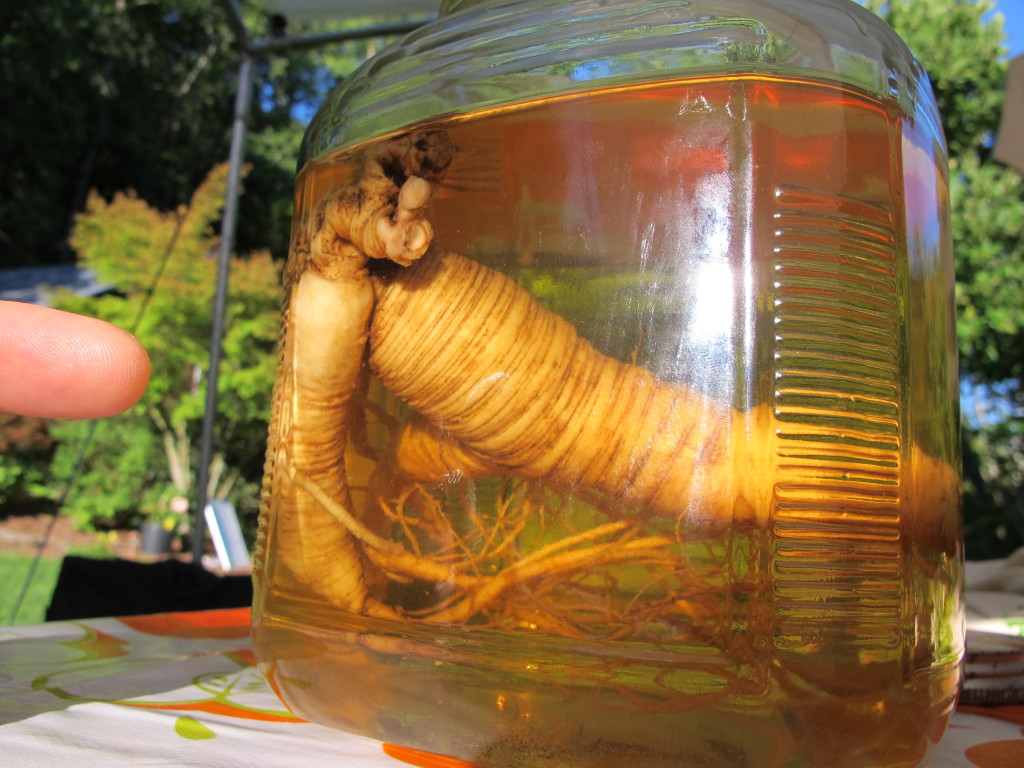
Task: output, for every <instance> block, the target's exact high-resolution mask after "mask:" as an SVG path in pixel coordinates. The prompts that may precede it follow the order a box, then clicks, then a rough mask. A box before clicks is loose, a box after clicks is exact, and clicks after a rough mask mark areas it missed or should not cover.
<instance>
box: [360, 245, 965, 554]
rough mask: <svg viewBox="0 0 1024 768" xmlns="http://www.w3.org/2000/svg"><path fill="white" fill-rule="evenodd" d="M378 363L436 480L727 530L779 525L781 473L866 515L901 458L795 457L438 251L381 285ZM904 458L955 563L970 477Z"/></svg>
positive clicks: (765, 433)
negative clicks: (512, 487) (567, 497)
mask: <svg viewBox="0 0 1024 768" xmlns="http://www.w3.org/2000/svg"><path fill="white" fill-rule="evenodd" d="M411 318H416V321H415V322H410V319H411ZM370 351H371V356H370V363H371V366H372V367H373V370H374V372H375V373H376V374H377V375H378V376H379V377H380V379H381V380H382V382H383V383H384V384H385V386H387V387H388V389H389V390H391V391H392V392H393V393H395V394H397V395H398V396H399V397H401V398H403V399H404V400H406V401H407V402H408V403H409V404H410V405H411V406H412V407H413V408H414V409H415V410H416V411H417V412H418V413H419V414H420V416H419V417H418V418H415V419H412V420H410V421H409V422H408V423H407V424H406V426H405V427H404V428H403V430H402V431H401V433H400V434H399V437H398V440H397V441H396V445H395V447H394V451H393V455H394V462H395V464H396V465H397V466H398V467H399V468H400V469H401V471H403V472H404V473H405V474H406V476H407V477H409V478H411V479H413V480H416V481H420V482H429V483H431V484H437V483H439V482H445V481H451V480H454V479H457V478H459V477H480V476H484V475H500V474H505V475H512V476H516V477H522V478H536V479H541V480H543V481H545V482H547V483H550V484H553V485H555V486H560V487H563V488H567V489H570V490H572V489H594V490H596V491H599V492H602V493H603V494H605V495H606V497H607V498H608V499H609V500H611V501H613V502H622V503H624V504H626V505H635V506H637V507H641V508H643V509H645V510H647V511H648V512H653V513H655V514H658V515H661V516H663V517H666V518H668V519H670V520H674V521H676V522H677V524H684V523H685V524H688V525H689V524H694V525H697V526H700V527H702V528H703V529H705V530H715V529H720V528H722V527H725V526H730V525H735V524H745V525H749V524H755V525H759V526H763V525H765V524H767V522H768V519H769V516H770V515H771V514H772V509H773V504H774V501H773V496H774V494H775V492H776V489H777V488H778V487H780V485H781V486H784V484H785V478H784V477H783V475H782V472H781V471H780V468H779V463H780V461H784V460H785V461H789V462H790V465H793V463H794V462H795V463H798V464H799V466H800V470H799V471H800V472H801V475H802V477H804V478H807V477H815V478H816V479H817V480H816V481H817V483H818V491H817V498H819V499H820V500H821V503H823V504H825V506H826V507H829V506H834V505H836V504H840V505H842V504H844V503H845V501H844V500H846V501H853V502H854V503H855V504H856V503H857V502H856V500H857V499H858V497H859V495H860V494H859V483H861V482H863V481H865V480H866V481H867V482H872V478H871V466H873V465H880V466H882V465H891V462H892V460H893V456H892V453H891V449H888V448H885V447H871V446H869V445H861V446H859V447H858V448H857V449H856V461H859V462H862V464H861V466H863V467H864V469H863V470H862V471H863V473H864V474H863V475H859V474H858V470H857V466H858V465H857V464H856V463H854V464H842V463H840V462H837V461H836V460H835V459H830V458H828V457H827V456H824V455H823V456H815V455H813V452H808V451H806V449H804V451H802V452H801V451H798V452H797V454H799V455H797V454H792V453H787V451H786V449H785V448H784V447H783V441H781V440H780V439H779V437H778V435H777V434H776V430H783V429H784V426H785V425H783V424H782V423H780V422H773V420H772V413H771V410H770V406H768V405H759V406H756V407H754V408H752V409H750V410H749V411H746V412H740V411H737V410H735V409H734V408H732V407H731V406H730V405H728V404H726V403H724V402H721V401H719V400H715V399H713V398H710V397H708V396H706V395H704V394H702V393H700V392H697V391H695V390H694V389H692V388H690V387H688V386H686V385H685V384H680V383H669V382H665V381H662V380H660V379H658V378H657V377H655V376H654V375H653V374H652V373H650V372H649V371H648V370H646V369H644V368H641V367H638V366H635V365H630V364H628V363H624V362H620V361H618V360H614V359H611V358H609V357H607V356H605V355H603V354H601V353H600V352H598V351H597V350H596V349H594V348H593V347H592V346H591V345H590V344H589V343H588V342H586V341H585V340H584V339H582V338H580V337H579V335H578V334H577V332H576V329H575V328H574V327H573V326H572V324H570V323H569V322H567V321H566V320H564V319H563V318H561V317H559V316H558V315H556V314H554V313H552V312H549V311H548V310H546V309H544V308H543V307H541V306H540V304H538V303H537V302H536V301H535V300H534V299H533V297H532V296H530V295H529V294H528V293H527V292H526V291H525V290H523V289H522V288H520V287H519V286H518V285H516V284H515V283H514V282H513V281H512V280H511V279H509V278H508V277H506V276H504V275H502V274H501V273H499V272H496V271H494V270H492V269H489V268H488V267H486V266H484V265H482V264H480V263H478V262H475V261H473V260H471V259H467V258H465V257H462V256H459V255H456V254H446V255H443V256H441V255H439V254H435V253H430V254H428V255H427V257H426V258H424V259H423V260H422V261H421V262H419V263H418V264H416V265H415V266H413V267H410V268H409V269H406V270H401V271H398V272H397V273H396V274H395V275H394V276H392V277H391V278H390V279H387V280H379V281H378V284H377V305H376V310H375V315H374V320H373V323H372V326H371V333H370ZM836 437H839V435H836ZM904 456H905V458H904V460H905V462H906V465H905V466H904V467H903V468H902V470H901V472H900V474H899V487H898V488H895V487H894V488H892V490H893V492H894V493H896V494H898V495H899V497H900V498H901V499H902V502H901V506H902V511H901V517H900V523H901V526H902V529H903V531H904V533H905V534H906V535H909V536H911V537H912V538H913V539H914V540H915V541H918V542H919V543H921V544H922V546H929V547H934V548H935V549H936V550H938V551H945V552H953V551H955V548H956V541H957V536H958V534H957V531H958V528H957V520H956V516H955V515H954V514H951V513H950V510H955V509H956V508H957V507H958V504H959V501H958V495H959V492H960V490H959V489H960V482H959V476H958V473H957V472H956V470H955V469H954V468H953V466H952V465H950V464H949V463H948V462H945V461H942V460H941V459H938V458H935V457H934V456H930V455H928V454H927V453H925V452H924V451H923V450H922V449H921V448H920V446H918V445H912V446H911V447H910V450H909V452H908V453H906V454H904ZM867 503H868V504H870V502H867ZM859 514H860V515H861V517H863V518H864V519H869V518H870V515H865V513H864V511H863V510H862V511H861V512H860V513H859Z"/></svg>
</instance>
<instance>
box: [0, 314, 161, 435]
mask: <svg viewBox="0 0 1024 768" xmlns="http://www.w3.org/2000/svg"><path fill="white" fill-rule="evenodd" d="M148 383H149V355H147V354H146V351H145V349H143V347H142V345H141V344H140V343H139V342H138V340H137V339H136V338H135V337H134V336H132V335H131V334H130V333H128V332H127V331H124V330H122V329H120V328H118V327H117V326H114V325H111V324H110V323H106V322H103V321H102V320H97V319H95V318H91V317H85V316H83V315H76V314H73V313H71V312H62V311H60V310H56V309H49V308H47V307H39V306H35V305H33V304H23V303H19V302H12V301H0V411H7V412H10V413H19V414H22V415H25V416H39V417H44V418H62V419H89V418H99V417H103V416H112V415H114V414H116V413H120V412H122V411H124V410H126V409H127V408H130V407H131V406H132V405H134V404H135V403H136V402H138V400H139V398H140V397H142V394H143V392H145V389H146V385H147V384H148Z"/></svg>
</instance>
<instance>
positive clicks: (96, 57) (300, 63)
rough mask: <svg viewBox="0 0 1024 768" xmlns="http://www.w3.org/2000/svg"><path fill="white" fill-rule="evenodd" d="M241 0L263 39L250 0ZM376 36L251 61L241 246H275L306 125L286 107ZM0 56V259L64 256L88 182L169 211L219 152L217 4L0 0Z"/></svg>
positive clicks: (223, 68)
mask: <svg viewBox="0 0 1024 768" xmlns="http://www.w3.org/2000/svg"><path fill="white" fill-rule="evenodd" d="M242 6H243V8H244V9H245V12H246V16H247V23H248V26H249V28H250V29H251V30H252V31H253V34H254V36H256V37H259V36H261V35H262V33H263V30H265V29H266V28H267V19H266V15H265V13H264V12H263V11H262V10H261V7H262V6H261V3H259V2H257V0H249V2H243V3H242ZM364 24H365V21H363V20H349V21H344V22H333V23H331V24H321V25H319V26H315V27H306V28H304V27H296V28H294V29H289V30H288V32H289V33H294V34H298V35H301V34H305V33H307V32H308V33H312V32H319V31H324V30H326V29H331V28H337V27H339V26H346V25H347V26H354V25H364ZM382 43H383V41H382V40H373V39H371V40H357V41H348V42H345V43H340V44H337V45H334V46H331V47H328V48H323V49H319V50H314V51H299V52H292V53H290V54H289V55H287V56H284V57H263V58H259V59H257V61H256V63H255V66H254V70H255V74H256V82H255V84H254V97H255V98H254V100H253V104H254V110H253V115H252V119H251V121H250V140H249V143H248V158H249V160H250V162H251V163H252V164H253V168H254V170H253V174H252V177H251V182H250V189H249V194H248V195H247V196H246V198H245V200H244V201H243V206H244V208H243V213H244V214H245V215H244V216H243V217H242V219H241V224H240V228H239V233H238V237H239V245H240V247H241V248H243V249H245V250H255V249H259V248H267V247H269V248H270V249H271V251H272V252H273V253H274V255H275V256H278V257H280V256H283V255H284V253H285V251H286V249H287V236H288V221H289V218H290V215H291V207H290V205H291V202H290V201H291V196H292V182H293V178H294V174H295V158H296V155H297V147H298V143H299V140H300V138H301V135H302V131H303V126H302V124H301V122H300V121H297V120H296V119H295V115H296V113H309V112H311V110H312V107H313V106H314V105H315V104H317V103H319V102H320V101H321V100H322V99H323V96H324V94H325V93H326V90H327V89H328V88H329V87H331V86H332V85H333V84H334V82H335V81H336V79H337V78H338V77H341V76H344V75H345V74H347V73H348V72H350V71H351V70H352V69H354V68H355V66H356V65H357V64H358V63H359V62H360V61H362V60H363V59H364V58H365V56H366V54H367V51H368V49H372V48H374V47H376V46H379V45H381V44H382ZM0 60H2V61H3V62H4V65H3V66H2V67H0V104H3V110H4V117H5V119H4V120H2V121H0V266H4V267H11V266H19V265H27V264H36V263H40V262H55V261H70V260H72V259H73V253H72V251H71V249H70V247H69V243H68V236H69V234H70V229H71V226H72V224H73V220H74V216H75V214H77V213H78V212H79V211H81V210H82V208H83V206H84V205H85V202H86V199H87V196H88V192H89V190H91V189H95V190H98V191H99V193H100V194H101V195H103V196H104V197H108V198H109V197H110V196H111V195H113V194H114V193H115V192H118V191H121V190H125V189H134V190H136V191H137V193H138V195H139V197H140V198H141V199H143V200H145V201H146V202H148V203H149V204H150V205H152V206H154V207H156V208H157V209H160V210H168V209H171V208H174V207H175V206H178V205H181V204H183V203H185V202H186V201H187V200H188V198H189V196H190V195H191V193H192V190H194V189H195V188H196V186H197V185H198V184H199V183H200V182H201V181H202V179H203V178H204V176H205V175H206V173H207V171H208V170H209V169H210V168H211V167H213V166H214V165H215V164H217V163H219V162H223V161H224V160H225V159H226V158H227V155H228V147H229V143H230V135H231V126H232V116H233V105H234V100H235V92H236V88H237V70H238V67H239V61H240V58H239V53H238V48H237V45H236V41H235V39H234V33H233V31H232V29H231V27H230V25H229V24H228V23H227V20H226V18H225V14H224V11H223V8H222V7H221V5H220V4H219V3H214V2H210V0H76V1H75V2H67V0H32V1H31V2H29V0H10V2H5V3H0Z"/></svg>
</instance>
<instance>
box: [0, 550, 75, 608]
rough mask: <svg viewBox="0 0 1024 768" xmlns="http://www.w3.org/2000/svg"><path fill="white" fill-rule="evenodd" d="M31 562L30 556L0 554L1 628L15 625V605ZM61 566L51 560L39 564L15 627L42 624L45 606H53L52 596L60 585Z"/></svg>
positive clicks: (8, 553) (56, 561)
mask: <svg viewBox="0 0 1024 768" xmlns="http://www.w3.org/2000/svg"><path fill="white" fill-rule="evenodd" d="M32 559H33V558H31V557H29V556H28V555H18V554H14V553H12V552H0V626H8V625H10V624H11V623H12V621H11V611H13V610H14V605H15V603H16V602H17V601H18V597H19V596H20V595H21V590H22V588H23V587H24V585H25V579H26V578H27V577H28V574H29V571H30V570H31V568H32ZM60 563H61V561H60V560H55V559H49V558H44V559H43V560H40V561H39V568H38V569H37V570H36V573H35V578H33V579H32V583H31V584H30V585H29V589H28V592H27V593H26V595H25V600H24V602H23V603H22V604H21V609H20V610H19V611H18V616H17V618H16V619H15V620H14V622H13V623H14V624H39V623H41V622H42V621H43V615H44V614H45V613H46V606H48V605H49V604H50V595H51V594H52V593H53V587H54V585H55V584H56V583H57V574H58V573H59V572H60Z"/></svg>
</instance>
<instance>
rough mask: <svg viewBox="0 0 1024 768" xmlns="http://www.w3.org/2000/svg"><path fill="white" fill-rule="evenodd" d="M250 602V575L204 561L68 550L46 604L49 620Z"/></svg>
mask: <svg viewBox="0 0 1024 768" xmlns="http://www.w3.org/2000/svg"><path fill="white" fill-rule="evenodd" d="M248 605H252V579H251V578H250V577H249V576H218V575H216V574H214V573H210V571H208V570H206V569H205V568H203V567H202V566H199V565H194V564H192V563H182V562H179V561H177V560H163V561H160V562H156V563H136V562H132V561H131V560H94V559H92V558H88V557H78V556H75V555H69V556H67V557H65V558H64V562H63V563H62V564H61V569H60V575H59V576H58V577H57V585H56V586H55V587H54V590H53V597H52V598H51V599H50V606H49V607H48V608H47V609H46V620H47V621H68V620H73V619H91V618H100V617H103V616H139V615H142V614H147V613H167V612H171V611H204V610H210V609H214V608H242V607H245V606H248Z"/></svg>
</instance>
